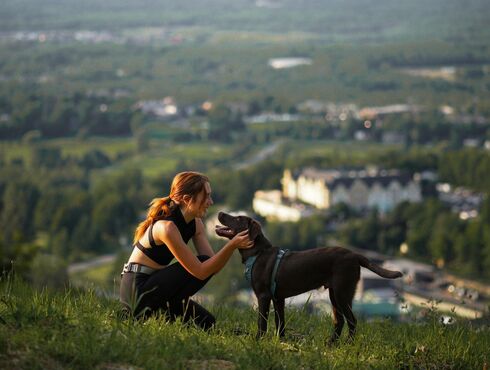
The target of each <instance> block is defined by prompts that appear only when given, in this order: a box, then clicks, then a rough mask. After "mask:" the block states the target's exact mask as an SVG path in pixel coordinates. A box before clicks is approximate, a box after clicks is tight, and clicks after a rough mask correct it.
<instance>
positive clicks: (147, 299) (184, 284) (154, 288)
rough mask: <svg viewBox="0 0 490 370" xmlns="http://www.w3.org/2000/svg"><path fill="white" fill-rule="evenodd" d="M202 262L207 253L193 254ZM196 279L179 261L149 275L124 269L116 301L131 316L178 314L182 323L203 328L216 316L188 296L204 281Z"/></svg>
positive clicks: (213, 320) (196, 290)
mask: <svg viewBox="0 0 490 370" xmlns="http://www.w3.org/2000/svg"><path fill="white" fill-rule="evenodd" d="M197 258H198V259H199V260H200V261H201V262H203V261H206V260H207V259H208V258H209V257H208V256H197ZM209 279H211V276H210V277H208V278H207V279H206V280H199V279H198V278H196V277H194V276H192V275H191V274H190V273H189V272H187V270H186V269H184V267H182V265H181V264H180V263H178V262H177V263H173V264H171V265H169V266H167V267H165V268H164V269H162V270H158V271H156V272H154V273H153V274H151V275H147V274H143V273H132V272H129V273H128V272H127V273H124V274H123V277H122V279H121V289H120V300H121V302H122V303H123V306H124V309H125V310H126V311H129V312H132V313H133V314H134V315H135V316H137V317H138V316H142V317H148V316H149V315H151V314H152V313H155V312H158V311H163V312H165V313H166V314H167V316H168V318H169V319H170V320H175V318H176V317H179V316H181V317H182V318H183V321H184V322H188V321H189V320H192V321H194V322H195V323H196V325H198V326H200V327H202V328H203V329H206V330H207V329H209V328H211V327H212V326H213V325H214V323H215V321H216V319H215V318H214V316H213V315H212V314H211V313H210V312H208V311H207V310H206V309H205V308H204V307H202V306H201V305H199V304H198V303H196V302H194V301H193V300H191V299H189V297H191V296H192V295H194V294H196V293H197V292H198V291H199V290H200V289H201V288H202V287H203V286H204V285H205V284H206V283H207V282H208V281H209Z"/></svg>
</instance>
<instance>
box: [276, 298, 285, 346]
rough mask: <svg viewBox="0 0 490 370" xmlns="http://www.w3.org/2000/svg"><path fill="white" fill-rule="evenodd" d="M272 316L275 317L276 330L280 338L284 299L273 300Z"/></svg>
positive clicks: (282, 330) (282, 327)
mask: <svg viewBox="0 0 490 370" xmlns="http://www.w3.org/2000/svg"><path fill="white" fill-rule="evenodd" d="M274 318H275V319H276V331H277V334H279V336H280V337H281V338H282V337H284V326H285V322H284V299H275V300H274Z"/></svg>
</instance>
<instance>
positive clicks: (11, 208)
mask: <svg viewBox="0 0 490 370" xmlns="http://www.w3.org/2000/svg"><path fill="white" fill-rule="evenodd" d="M489 18H490V4H489V3H488V1H486V0H467V1H465V2H464V3H463V2H461V1H458V0H444V1H442V0H423V1H422V0H413V1H410V2H401V3H400V2H392V1H388V0H377V1H372V0H309V1H308V0H306V1H292V0H271V1H268V0H232V1H229V0H228V1H224V0H207V1H197V0H181V1H178V2H177V1H167V0H165V1H157V0H139V1H133V0H118V1H115V0H106V1H104V2H102V3H101V2H99V1H95V0H85V1H83V2H80V1H75V0H44V1H43V2H42V3H40V2H39V1H35V0H4V1H2V3H1V5H0V263H1V268H2V270H3V271H11V270H14V271H15V273H16V274H17V275H19V276H22V277H23V278H25V279H28V280H29V281H31V282H32V283H33V284H35V285H37V286H39V287H44V286H50V287H52V288H63V287H65V286H66V285H68V284H70V285H72V286H90V287H92V288H95V289H97V291H99V292H100V294H106V295H117V293H118V289H119V273H120V270H121V268H122V264H123V263H124V262H125V261H126V260H127V258H128V256H129V253H130V252H131V242H132V236H133V232H134V228H135V226H136V225H137V223H138V222H139V221H140V220H141V219H142V218H144V217H145V212H146V207H147V205H148V202H149V201H150V200H151V199H152V198H154V197H157V196H165V195H167V194H168V191H169V186H170V182H171V179H172V177H173V176H174V175H175V173H177V172H179V171H182V170H197V171H201V172H204V173H206V174H207V175H208V176H209V177H210V179H211V185H212V188H213V194H214V201H215V206H214V207H213V209H212V210H211V212H210V213H209V214H208V216H207V220H206V222H207V224H208V226H209V236H210V238H212V243H213V246H214V247H215V248H219V247H220V246H221V245H223V243H224V241H223V240H218V239H213V238H214V235H213V234H214V231H213V230H214V225H215V223H216V222H217V221H216V219H215V213H216V212H217V211H219V210H227V211H230V212H244V213H248V214H249V215H251V216H253V217H254V218H257V219H259V220H260V221H261V223H262V224H263V227H264V231H265V233H266V235H267V236H268V237H269V239H270V240H271V241H272V242H273V244H275V245H278V246H280V247H282V248H288V249H290V250H302V249H308V248H316V247H325V246H332V245H343V246H346V247H350V248H354V249H356V250H360V251H361V252H363V253H365V254H366V255H368V256H369V257H370V258H372V259H374V260H375V261H377V262H378V263H380V264H386V265H389V266H391V267H393V268H396V269H400V270H402V271H404V272H405V278H404V280H403V281H402V282H398V283H397V284H396V285H391V284H387V283H386V282H385V281H382V280H377V279H376V277H373V276H371V275H367V274H364V275H363V278H362V280H361V282H360V286H359V289H358V296H357V298H356V310H357V311H358V312H359V313H361V314H365V315H366V317H373V316H377V315H378V316H383V317H386V316H390V317H395V318H400V317H401V316H403V315H404V314H405V313H407V312H408V313H410V312H411V313H414V312H416V313H414V315H415V314H416V315H422V314H423V313H424V310H430V309H431V307H432V306H431V304H432V303H431V302H438V305H439V307H440V308H441V309H442V308H443V307H445V309H446V310H447V311H449V312H451V314H457V315H459V316H465V317H469V318H472V319H474V318H479V317H481V316H482V315H484V314H485V312H488V302H489V296H490V286H489V282H490V200H489V198H488V192H489V191H490V26H489V23H488V19H489ZM324 294H325V292H321V291H319V292H314V293H309V294H308V295H306V296H304V297H298V298H297V299H296V301H294V300H292V301H291V302H290V304H293V305H294V304H295V305H301V306H303V307H307V308H308V309H311V310H312V311H315V312H316V311H321V310H323V309H327V310H328V306H327V307H323V306H322V303H321V302H325V300H327V301H328V299H326V298H325V297H324ZM201 299H202V300H206V301H210V302H220V303H221V302H228V303H229V304H242V303H243V304H250V303H253V295H251V292H250V291H249V289H248V286H247V283H246V281H245V279H244V278H243V267H242V265H241V261H240V258H239V256H238V254H237V255H236V256H234V257H233V259H232V260H231V262H230V263H229V264H228V265H227V266H226V267H225V269H224V270H223V271H222V272H221V273H220V274H219V275H218V276H216V277H215V278H214V279H213V281H212V283H210V285H209V286H208V287H207V288H206V290H205V292H204V293H203V294H202V296H201ZM415 307H419V308H418V309H415ZM413 309H414V310H415V311H412V310H413ZM444 320H446V319H444ZM447 321H448V322H449V321H450V320H449V319H448V320H447Z"/></svg>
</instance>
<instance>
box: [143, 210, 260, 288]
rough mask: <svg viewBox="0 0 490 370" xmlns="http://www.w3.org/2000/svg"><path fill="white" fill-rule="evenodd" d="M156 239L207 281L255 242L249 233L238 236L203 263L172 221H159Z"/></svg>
mask: <svg viewBox="0 0 490 370" xmlns="http://www.w3.org/2000/svg"><path fill="white" fill-rule="evenodd" d="M153 231H154V234H153V235H154V237H155V239H156V240H159V241H161V242H163V243H165V244H166V245H167V247H168V249H170V252H172V254H173V255H174V257H175V259H176V260H177V261H178V262H179V263H180V264H181V265H182V266H183V267H184V268H185V269H186V270H187V271H188V272H189V273H190V274H191V275H193V276H195V277H196V278H198V279H200V280H205V279H207V278H208V277H209V276H211V275H212V274H215V273H217V272H218V271H219V270H221V269H222V268H223V266H224V265H225V264H226V262H228V260H229V259H230V257H231V255H232V254H233V252H234V251H235V249H237V248H250V247H252V246H253V242H251V241H250V240H249V239H248V231H244V232H241V233H239V234H237V235H236V236H235V237H234V238H233V239H231V240H230V241H229V242H228V243H226V244H225V245H224V247H223V248H221V249H220V250H219V251H218V252H217V253H216V254H215V255H213V256H212V257H211V258H209V259H208V260H206V261H204V262H201V261H199V260H198V259H197V257H196V256H195V255H194V254H193V253H192V251H191V250H190V249H189V248H188V247H187V245H186V244H185V243H184V241H183V240H182V236H181V235H180V232H179V230H178V229H177V226H175V224H174V223H173V222H171V221H163V220H162V221H158V222H156V223H155V225H154V227H153Z"/></svg>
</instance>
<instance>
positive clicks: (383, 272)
mask: <svg viewBox="0 0 490 370" xmlns="http://www.w3.org/2000/svg"><path fill="white" fill-rule="evenodd" d="M358 258H359V264H360V265H361V266H362V267H365V268H367V269H368V270H371V271H372V272H374V273H376V274H378V275H379V276H381V277H384V278H387V279H397V278H399V277H402V276H403V274H402V273H401V272H400V271H392V270H387V269H384V268H382V267H381V266H378V265H376V264H374V263H372V262H371V261H369V260H368V259H367V258H366V257H364V256H363V255H361V254H358Z"/></svg>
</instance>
